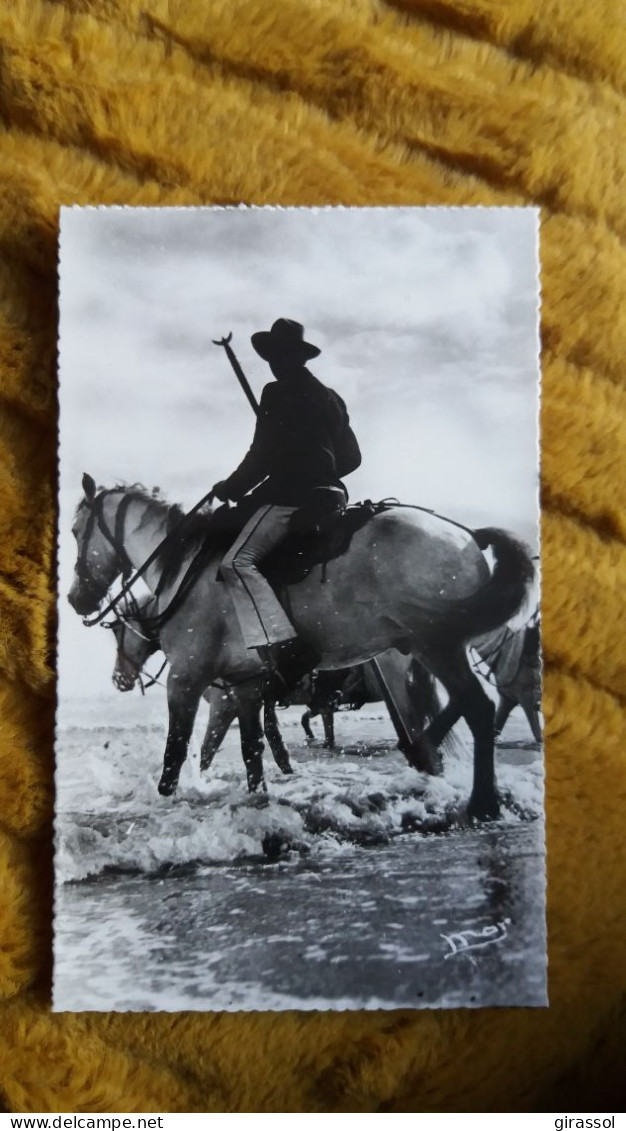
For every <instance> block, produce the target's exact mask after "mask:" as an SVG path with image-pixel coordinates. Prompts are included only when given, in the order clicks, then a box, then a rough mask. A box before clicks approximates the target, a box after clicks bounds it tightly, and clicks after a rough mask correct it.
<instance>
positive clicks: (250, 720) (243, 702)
mask: <svg viewBox="0 0 626 1131" xmlns="http://www.w3.org/2000/svg"><path fill="white" fill-rule="evenodd" d="M261 704H262V699H261V694H260V692H259V691H254V690H246V691H238V692H237V714H238V715H239V734H240V738H241V753H242V756H243V761H244V765H245V767H246V777H247V779H248V792H249V793H258V792H259V791H261V792H262V793H267V786H266V784H265V778H264V776H263V749H264V743H263V729H262V727H261Z"/></svg>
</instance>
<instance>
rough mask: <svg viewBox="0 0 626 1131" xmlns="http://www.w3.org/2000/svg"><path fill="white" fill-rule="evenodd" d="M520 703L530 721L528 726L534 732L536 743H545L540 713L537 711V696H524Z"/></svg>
mask: <svg viewBox="0 0 626 1131" xmlns="http://www.w3.org/2000/svg"><path fill="white" fill-rule="evenodd" d="M520 703H521V706H522V709H523V711H524V714H525V715H526V718H527V719H528V725H529V727H530V729H531V731H532V734H533V738H534V740H535V742H539V743H541V742H543V735H542V733H541V719H540V717H539V711H538V709H537V705H536V699H535V696H534V695H522V698H521V700H520Z"/></svg>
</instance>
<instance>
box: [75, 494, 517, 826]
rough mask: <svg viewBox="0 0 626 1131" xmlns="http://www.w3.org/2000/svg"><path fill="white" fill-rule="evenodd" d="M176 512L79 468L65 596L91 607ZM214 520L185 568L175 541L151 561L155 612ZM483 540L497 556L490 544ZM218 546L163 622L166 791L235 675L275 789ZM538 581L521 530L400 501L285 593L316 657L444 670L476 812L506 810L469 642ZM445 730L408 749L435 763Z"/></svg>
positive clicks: (258, 768)
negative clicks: (467, 739) (219, 689)
mask: <svg viewBox="0 0 626 1131" xmlns="http://www.w3.org/2000/svg"><path fill="white" fill-rule="evenodd" d="M178 513H179V512H178V511H176V512H173V509H172V508H171V507H169V506H168V505H167V504H166V503H165V502H164V501H163V500H162V499H158V498H154V497H153V496H152V495H150V494H149V493H148V492H146V491H144V490H143V489H141V488H138V487H136V486H135V487H128V486H126V487H121V486H118V487H113V488H109V489H97V488H96V484H95V482H94V480H93V479H92V477H91V476H89V475H84V476H83V497H82V499H81V500H80V502H79V504H78V507H77V509H76V514H75V517H74V523H73V527H72V530H73V534H74V536H75V538H76V542H77V548H78V554H77V560H76V566H75V573H74V580H73V583H72V586H71V589H70V592H69V594H68V598H69V601H70V603H71V605H72V607H73V608H74V610H75V611H76V612H77V613H78V614H80V615H82V616H83V617H85V616H88V615H89V614H93V613H95V612H96V610H97V609H98V608H99V606H100V604H101V602H102V600H103V599H104V597H105V595H106V593H107V592H108V590H109V588H110V586H111V585H112V583H113V582H114V581H115V580H116V578H118V577H120V576H124V575H125V574H128V572H129V571H130V570H132V569H138V568H140V567H141V566H142V565H143V564H144V563H145V562H146V561H148V560H149V559H151V555H152V554H153V553H155V552H157V551H158V550H159V547H162V546H163V543H164V540H165V539H166V536H167V535H168V533H169V534H170V535H171V536H172V538H170V543H171V541H172V539H173V538H175V537H176V533H175V531H174V529H173V515H174V514H176V515H177V514H178ZM209 528H210V519H207V520H206V525H205V529H204V530H203V532H202V534H201V535H200V534H199V535H198V538H197V539H196V538H194V537H193V536H192V533H191V531H189V532H188V535H187V537H185V539H184V541H183V543H182V545H181V543H180V539H179V545H180V550H179V553H178V559H177V562H176V568H172V566H171V557H172V555H171V554H170V555H169V558H170V568H169V569H168V571H167V573H165V572H164V567H163V559H162V555H160V554H158V553H157V554H156V557H155V558H154V559H152V560H151V561H150V565H149V567H148V568H146V570H145V573H144V579H145V582H146V584H147V586H148V588H149V589H150V591H151V592H152V593H153V594H155V595H157V596H158V604H159V611H161V609H167V608H168V606H169V605H170V604H171V603H172V602H173V600H174V599H175V597H176V595H177V593H178V591H179V590H180V589H181V586H182V585H183V582H184V578H185V576H186V575H187V572H188V570H189V567H190V565H191V563H193V562H194V561H195V560H196V557H197V555H198V552H199V549H200V546H201V545H202V544H204V542H205V540H206V537H207V533H208V530H209ZM488 547H490V548H491V551H492V554H493V560H494V563H495V564H494V566H493V569H490V566H489V564H488V562H487V560H486V558H485V556H484V554H483V550H485V549H487V548H488ZM222 553H223V551H222V550H220V552H219V554H218V553H216V554H215V555H214V557H213V559H212V560H211V561H209V562H208V563H207V564H206V565H205V566H204V568H203V570H202V571H201V572H200V574H199V576H198V577H197V579H196V580H195V584H194V585H193V586H190V587H189V588H188V589H187V590H186V591H185V592H184V594H183V597H182V599H181V600H180V601H179V603H178V605H177V607H176V608H175V611H174V612H173V613H172V615H171V616H169V617H168V618H167V620H166V621H165V623H164V624H163V627H162V628H161V631H160V641H161V647H162V648H163V651H164V653H165V655H166V656H167V658H168V660H169V663H170V670H169V675H168V682H167V694H168V710H169V729H168V736H167V742H166V746H165V752H164V758H163V772H162V775H161V779H160V781H159V787H158V788H159V792H160V793H162V794H165V795H169V794H172V793H173V792H174V791H175V789H176V786H177V783H178V778H179V775H180V770H181V767H182V764H183V762H184V760H185V758H186V756H187V749H188V746H189V740H190V737H191V733H192V729H193V725H194V721H195V717H196V713H197V710H198V705H199V702H200V699H201V697H202V695H203V693H204V691H205V689H206V688H207V687H208V686H209V684H211V683H215V682H216V681H217V680H223V681H224V682H225V683H227V684H231V685H233V687H235V688H236V694H237V696H238V700H239V710H238V715H239V723H240V733H241V741H242V753H243V757H244V762H245V765H246V773H247V779H248V788H249V789H250V790H251V791H256V790H259V789H263V790H265V789H266V786H265V780H264V776H263V759H262V751H263V741H262V732H261V725H260V707H261V703H262V695H263V687H264V683H265V679H266V673H265V670H264V668H263V666H262V664H261V662H260V660H259V659H258V658H257V657H256V656H255V655H254V654H253V653H252V652H250V651H248V650H247V649H246V648H245V647H244V643H243V640H242V638H241V634H240V632H239V629H238V625H237V622H236V618H235V614H234V610H233V608H232V606H231V603H230V602H228V601H227V600H225V594H224V586H223V584H221V583H220V582H219V580H218V577H217V574H218V571H219V566H220V561H221V555H222ZM533 580H534V567H533V564H532V560H531V556H530V553H529V551H528V549H527V548H526V547H525V546H523V545H522V543H521V542H519V541H518V540H517V539H516V538H515V537H514V536H513V535H511V534H508V533H506V532H505V531H501V530H496V529H493V528H487V529H481V530H475V531H470V530H468V529H466V528H465V527H461V526H460V525H458V524H456V523H454V522H450V521H448V520H446V519H444V518H441V517H439V516H436V515H433V514H431V513H429V512H426V511H422V510H418V509H413V508H410V507H402V506H399V505H398V506H392V507H390V508H388V509H385V510H384V511H381V512H380V513H377V514H375V515H374V516H373V517H372V518H371V519H370V521H369V522H367V523H366V524H365V525H363V526H362V527H361V528H360V529H359V530H357V531H356V532H355V533H354V535H353V537H352V539H351V541H350V544H349V547H348V548H347V550H345V551H344V552H343V553H341V554H340V555H339V556H337V557H336V558H334V559H333V560H332V561H331V562H329V563H324V564H323V565H322V564H320V565H318V566H314V567H313V568H311V569H310V570H309V572H308V573H307V574H306V576H305V577H304V578H303V579H302V580H300V581H298V582H297V583H295V584H291V585H289V586H287V587H286V589H285V599H286V600H288V602H289V608H290V611H291V619H292V621H293V623H294V626H295V628H296V631H297V633H298V635H299V636H300V637H301V638H302V640H303V641H304V642H305V643H306V644H308V645H309V647H310V648H311V649H312V651H313V652H314V653H315V654H316V655H317V656H318V657H319V659H318V660H317V663H316V665H315V666H316V667H318V668H320V669H322V670H324V669H326V668H337V667H348V666H350V665H352V664H359V663H363V662H365V661H366V660H369V659H371V658H372V657H374V656H377V655H378V654H379V653H381V652H384V651H386V650H388V649H390V648H398V649H399V650H400V651H403V652H406V653H407V654H409V653H410V654H411V655H412V657H413V658H414V659H415V660H417V662H418V663H419V664H420V665H421V666H422V667H423V668H425V669H426V671H427V672H428V673H430V675H431V676H432V677H433V678H436V679H438V680H440V682H441V683H442V684H443V686H444V687H445V689H446V691H447V693H448V695H449V697H450V702H451V703H452V704H454V708H455V709H456V710H457V711H458V714H460V715H462V716H463V718H464V719H465V720H466V722H467V724H468V726H469V729H470V731H471V733H472V737H473V741H474V774H473V784H472V792H471V796H470V798H469V803H468V815H469V816H470V817H473V818H477V819H488V818H490V817H496V816H498V814H499V799H498V795H497V790H496V782H495V766H494V738H493V716H494V707H493V704H492V703H491V701H490V699H489V697H488V695H487V694H486V693H485V691H484V690H483V688H482V687H481V686H480V682H479V680H478V678H477V677H476V675H475V674H474V673H473V672H472V669H471V666H470V664H469V661H468V658H467V645H468V644H469V643H470V642H471V640H472V639H473V638H475V637H476V636H479V635H481V634H483V633H485V632H489V631H491V630H493V629H494V628H497V627H498V626H500V625H502V624H504V623H505V622H506V621H507V620H509V619H511V617H513V616H514V615H515V614H516V613H517V612H518V611H519V610H520V608H521V607H522V605H523V604H524V603H525V601H526V600H527V598H528V593H529V587H530V586H531V584H532V582H533ZM443 713H444V712H442V714H443ZM445 721H446V731H445V732H446V733H447V730H448V729H449V726H448V725H447V719H446V720H445ZM438 724H439V725H438ZM441 737H442V736H441V725H440V723H439V719H435V720H434V721H433V722H432V723H431V724H430V725H429V726H428V727H427V729H426V730H425V732H424V734H423V735H422V736H421V737H420V738H419V739H418V740H416V741H415V742H414V743H412V745H411V746H410V747H409V748H406V749H404V753H405V756H406V757H407V760H408V761H409V763H410V764H411V765H412V766H413V767H414V768H415V769H418V770H420V771H424V770H426V771H428V772H431V773H432V772H436V771H437V769H438V767H439V765H440V759H439V756H438V752H437V747H438V746H439V744H440V742H441Z"/></svg>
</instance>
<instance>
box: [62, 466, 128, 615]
mask: <svg viewBox="0 0 626 1131" xmlns="http://www.w3.org/2000/svg"><path fill="white" fill-rule="evenodd" d="M123 490H124V488H123V487H112V488H110V489H109V490H106V491H101V492H100V493H99V494H98V495H96V496H95V498H94V499H92V500H85V503H84V505H85V506H87V507H88V508H89V517H88V519H87V525H86V527H85V533H84V535H83V539H82V544H81V547H80V552H79V554H78V561H77V562H76V575H77V577H78V580H79V581H80V584H81V586H82V587H83V589H86V590H87V594H88V595H89V596H91V597H93V599H94V601H98V602H99V601H100V600H102V594H101V593H100V588H101V586H100V584H99V583H98V582H97V581H95V580H94V579H93V577H92V576H91V573H90V570H89V566H88V564H87V554H88V552H89V544H90V542H91V539H92V537H93V533H94V530H96V529H98V530H99V531H100V533H101V534H102V535H103V536H104V538H105V539H106V541H107V542H108V543H109V545H110V546H111V547H112V549H113V551H114V552H115V556H116V558H117V561H118V562H119V564H120V566H121V573H122V577H123V578H124V580H125V579H126V578H128V577H130V575H131V573H132V571H133V563H132V562H131V560H130V558H129V556H128V554H127V552H126V549H125V547H124V525H125V522H126V515H127V513H128V508H129V506H130V504H131V501H132V500H131V498H130V496H129V495H125V496H124V497H123V498H122V500H121V502H120V504H119V506H118V508H117V511H116V512H115V525H114V528H113V530H110V528H109V526H108V523H107V521H106V519H105V517H104V503H105V500H106V499H107V498H108V496H109V495H114V494H116V493H120V492H122V491H123Z"/></svg>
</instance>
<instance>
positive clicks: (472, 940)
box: [441, 919, 511, 958]
mask: <svg viewBox="0 0 626 1131" xmlns="http://www.w3.org/2000/svg"><path fill="white" fill-rule="evenodd" d="M510 924H511V920H510V919H500V921H499V922H498V923H494V925H493V926H491V927H483V929H482V930H481V931H472V930H468V931H454V932H453V933H452V934H451V935H443V934H442V935H441V938H442V939H445V941H446V943H447V944H448V946H449V947H450V950H449V951H448V952H447V954H444V958H454V957H455V956H456V955H458V954H467V955H468V956H469V957H473V955H472V954H471V953H470V952H472V951H475V950H483V949H484V948H485V947H487V946H492V945H493V944H494V943H499V942H502V941H503V940H504V939H505V938H507V936H508V928H509V926H510Z"/></svg>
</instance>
